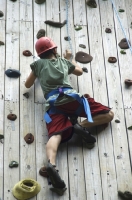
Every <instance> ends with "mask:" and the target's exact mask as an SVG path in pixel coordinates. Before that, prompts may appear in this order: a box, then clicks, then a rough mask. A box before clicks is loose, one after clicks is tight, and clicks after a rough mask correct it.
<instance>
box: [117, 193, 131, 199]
mask: <svg viewBox="0 0 132 200" xmlns="http://www.w3.org/2000/svg"><path fill="white" fill-rule="evenodd" d="M118 195H119V197H121V199H124V200H131V199H132V193H131V192H129V191H125V192H122V191H118Z"/></svg>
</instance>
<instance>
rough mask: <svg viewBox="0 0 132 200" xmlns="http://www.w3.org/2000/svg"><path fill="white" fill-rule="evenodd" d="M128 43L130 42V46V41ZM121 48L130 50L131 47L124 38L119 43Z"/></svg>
mask: <svg viewBox="0 0 132 200" xmlns="http://www.w3.org/2000/svg"><path fill="white" fill-rule="evenodd" d="M128 42H129V44H130V41H129V40H128ZM118 45H119V47H120V48H121V49H129V45H128V43H127V40H126V38H123V39H122V40H121V41H120V42H119V44H118Z"/></svg>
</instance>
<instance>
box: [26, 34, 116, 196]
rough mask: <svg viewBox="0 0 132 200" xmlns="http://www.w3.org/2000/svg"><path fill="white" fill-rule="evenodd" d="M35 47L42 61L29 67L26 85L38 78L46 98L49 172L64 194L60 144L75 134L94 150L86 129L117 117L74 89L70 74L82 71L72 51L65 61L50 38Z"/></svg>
mask: <svg viewBox="0 0 132 200" xmlns="http://www.w3.org/2000/svg"><path fill="white" fill-rule="evenodd" d="M35 48H36V52H37V54H38V56H39V57H40V59H39V60H37V61H35V62H33V63H32V64H31V65H30V67H31V70H32V71H31V73H30V75H29V77H28V78H27V80H26V82H25V86H26V87H27V88H30V87H31V86H32V85H33V84H34V81H35V79H36V78H38V79H39V82H40V85H41V88H42V91H43V94H44V97H45V99H46V104H45V114H44V119H45V122H46V126H47V130H48V137H49V140H48V142H47V145H46V154H47V159H48V163H47V166H46V170H47V174H48V176H49V178H50V181H51V184H52V185H53V188H52V191H54V192H56V193H57V194H59V195H62V194H63V193H64V191H65V190H66V185H65V182H64V181H63V180H62V179H61V177H60V176H59V174H58V171H57V170H56V156H57V150H58V147H59V145H60V143H62V142H66V141H68V140H69V139H71V137H72V135H73V133H76V134H78V135H79V136H80V137H81V138H82V140H83V141H84V142H85V143H86V144H87V146H88V148H92V147H94V144H95V142H96V139H95V138H94V136H93V135H91V134H90V133H89V131H88V130H87V129H86V128H85V127H91V126H96V125H101V124H105V123H108V122H110V121H111V120H112V119H113V116H114V114H113V112H112V111H111V110H110V108H109V107H107V106H104V105H102V104H100V103H97V102H95V101H94V99H93V98H91V97H90V96H89V95H88V94H85V95H82V94H80V93H78V92H77V91H76V90H74V89H73V88H72V86H71V84H70V82H69V79H68V75H69V74H74V75H76V76H81V75H82V74H83V71H82V68H81V67H80V66H79V65H78V64H77V63H76V62H75V60H74V59H71V58H72V54H71V52H70V51H68V50H66V52H65V54H64V58H61V57H57V45H56V44H55V43H54V42H53V41H52V40H51V39H50V38H49V37H41V38H39V39H38V40H37V42H36V45H35ZM78 116H80V117H85V118H87V119H86V120H84V121H83V122H82V123H81V125H83V126H84V127H82V126H81V125H80V124H79V123H78V122H77V118H78Z"/></svg>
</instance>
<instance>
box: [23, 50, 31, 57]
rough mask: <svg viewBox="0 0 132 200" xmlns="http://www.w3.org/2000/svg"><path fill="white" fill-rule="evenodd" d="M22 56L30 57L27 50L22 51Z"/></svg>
mask: <svg viewBox="0 0 132 200" xmlns="http://www.w3.org/2000/svg"><path fill="white" fill-rule="evenodd" d="M23 55H24V56H32V53H31V52H30V51H29V50H25V51H23Z"/></svg>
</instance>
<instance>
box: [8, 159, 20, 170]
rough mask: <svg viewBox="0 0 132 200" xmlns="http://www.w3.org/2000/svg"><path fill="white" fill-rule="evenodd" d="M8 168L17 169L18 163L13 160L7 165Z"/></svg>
mask: <svg viewBox="0 0 132 200" xmlns="http://www.w3.org/2000/svg"><path fill="white" fill-rule="evenodd" d="M9 167H10V168H13V167H18V162H16V161H14V160H13V161H11V162H10V164H9Z"/></svg>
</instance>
